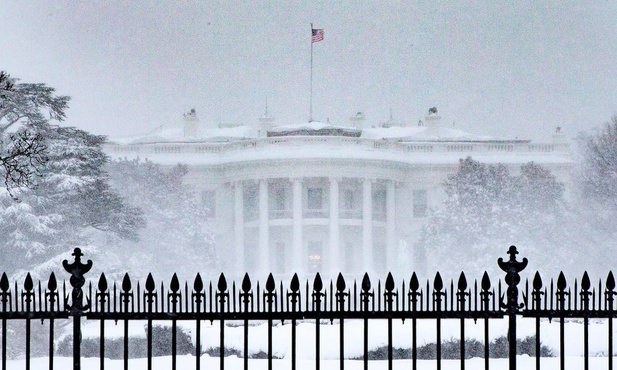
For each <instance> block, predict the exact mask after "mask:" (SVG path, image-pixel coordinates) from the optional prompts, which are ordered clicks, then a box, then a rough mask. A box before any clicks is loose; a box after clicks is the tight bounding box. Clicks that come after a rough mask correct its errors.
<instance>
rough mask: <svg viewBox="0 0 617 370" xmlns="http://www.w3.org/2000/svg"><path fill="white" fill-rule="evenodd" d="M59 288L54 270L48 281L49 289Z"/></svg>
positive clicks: (52, 290) (51, 290)
mask: <svg viewBox="0 0 617 370" xmlns="http://www.w3.org/2000/svg"><path fill="white" fill-rule="evenodd" d="M56 289H58V282H57V281H56V275H55V274H54V273H53V272H52V273H51V275H50V276H49V281H48V282H47V290H49V291H50V292H54V291H56Z"/></svg>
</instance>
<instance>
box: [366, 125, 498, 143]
mask: <svg viewBox="0 0 617 370" xmlns="http://www.w3.org/2000/svg"><path fill="white" fill-rule="evenodd" d="M362 137H363V138H366V139H375V140H379V139H400V140H401V141H415V140H417V141H444V140H448V141H454V140H461V141H488V140H493V138H491V137H490V136H484V135H476V134H471V133H468V132H465V131H462V130H458V129H453V128H445V127H437V128H429V127H426V126H416V127H387V128H386V127H373V128H365V129H364V130H362Z"/></svg>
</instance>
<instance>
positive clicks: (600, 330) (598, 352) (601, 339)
mask: <svg viewBox="0 0 617 370" xmlns="http://www.w3.org/2000/svg"><path fill="white" fill-rule="evenodd" d="M517 323H518V326H517V329H518V332H517V338H519V339H523V338H525V337H528V336H534V335H535V319H525V318H520V319H519V320H518V322H517ZM145 324H146V322H131V323H130V324H129V336H134V337H145V330H144V326H145ZM154 324H155V325H157V324H158V325H170V322H168V321H160V322H154ZM228 324H230V326H226V328H225V347H227V348H230V347H231V348H235V349H237V350H239V351H241V350H242V348H243V340H244V327H243V326H241V323H239V322H231V323H228ZM274 324H275V325H276V326H275V327H274V328H273V331H272V336H273V354H274V356H275V357H278V358H283V359H289V358H291V345H290V338H291V325H290V323H289V322H286V323H285V324H284V325H281V324H280V322H275V323H274ZM417 325H418V328H417V340H418V346H419V347H420V346H422V345H424V344H429V343H435V338H436V322H435V321H434V320H418V321H417ZM178 326H179V327H183V328H185V329H186V330H187V331H190V332H191V334H192V335H193V341H195V338H194V333H195V322H183V321H179V322H178ZM339 328H340V327H339V323H338V321H336V320H335V321H334V323H333V324H330V321H329V320H323V321H322V324H321V329H320V330H321V358H322V359H324V360H336V359H338V357H339ZM267 329H268V327H267V325H266V323H265V322H263V323H259V324H258V325H252V326H250V328H249V353H251V354H254V353H259V352H267ZM344 329H345V356H346V357H348V358H358V357H361V356H362V351H363V321H361V320H347V321H345V328H344ZM411 329H412V325H411V320H406V321H405V322H404V323H401V321H400V320H394V321H393V347H395V348H411ZM201 330H202V336H201V344H202V348H204V349H208V348H217V347H218V346H219V330H220V323H219V322H216V321H215V322H214V323H210V322H209V321H205V322H202V325H201ZM613 330H614V331H615V329H613ZM507 331H508V323H507V319H498V320H495V319H493V320H490V324H489V338H490V340H491V341H492V340H494V339H496V338H499V337H503V336H505V335H506V334H507ZM615 334H616V333H615V332H614V333H613V336H615ZM82 335H83V337H84V338H95V337H98V335H99V322H98V321H91V322H89V323H87V324H86V325H84V328H83V333H82ZM122 335H123V323H122V322H119V323H118V324H117V325H116V324H114V323H113V321H111V322H107V323H106V325H105V336H106V337H107V338H117V337H122ZM441 337H442V341H449V340H450V339H458V338H459V337H460V321H459V320H458V319H450V320H442V330H441ZM465 337H466V338H468V339H476V340H478V341H480V342H483V341H484V323H483V320H478V323H477V324H474V322H473V320H466V322H465ZM297 338H298V342H297V346H296V348H297V356H298V359H301V360H312V359H314V358H315V322H314V321H306V322H301V323H299V324H298V326H297ZM540 338H541V342H542V344H543V345H545V346H548V347H549V348H550V349H551V350H552V351H553V353H554V354H555V355H556V356H558V355H559V322H558V320H553V321H552V323H549V321H548V320H543V321H542V324H541V333H540ZM565 338H566V339H565V350H566V355H567V356H575V357H578V356H582V355H583V339H582V338H583V323H582V320H569V321H567V322H566V324H565ZM607 338H608V321H607V320H590V325H589V352H590V355H591V356H599V357H603V356H606V354H607V353H608V340H607ZM386 345H387V321H386V320H369V350H372V349H376V348H379V347H383V346H386ZM613 347H614V348H613V350H614V353H617V345H616V344H614V346H613Z"/></svg>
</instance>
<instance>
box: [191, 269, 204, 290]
mask: <svg viewBox="0 0 617 370" xmlns="http://www.w3.org/2000/svg"><path fill="white" fill-rule="evenodd" d="M203 289H204V282H203V280H201V275H200V274H199V272H198V273H197V276H195V281H194V282H193V290H194V291H195V292H196V293H200V292H201V291H202V290H203Z"/></svg>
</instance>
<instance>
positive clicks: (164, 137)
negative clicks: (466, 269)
mask: <svg viewBox="0 0 617 370" xmlns="http://www.w3.org/2000/svg"><path fill="white" fill-rule="evenodd" d="M268 132H270V133H274V134H275V135H273V136H278V135H283V134H285V133H289V134H290V135H302V134H303V133H304V134H309V133H311V132H314V133H315V134H319V133H323V134H324V135H326V136H333V135H334V136H336V135H342V133H346V134H349V133H354V134H358V135H360V133H361V135H360V137H362V138H365V139H373V140H383V139H386V140H399V141H490V140H493V138H491V137H490V136H485V135H476V134H472V133H468V132H465V131H462V130H458V129H453V128H445V127H435V128H429V127H426V126H416V127H398V126H393V127H372V128H365V129H362V130H360V129H357V128H353V127H348V126H340V125H332V124H330V123H323V122H307V123H299V124H290V125H279V126H275V127H272V128H270V129H268ZM257 137H258V131H257V129H256V128H254V127H250V126H247V125H240V126H234V127H210V128H206V127H203V126H200V127H199V128H198V129H197V130H195V131H193V132H191V134H190V135H189V134H187V132H186V130H185V128H184V127H181V126H160V127H158V128H157V129H155V130H153V131H151V132H149V133H146V134H142V135H134V136H126V137H117V138H111V139H110V141H111V142H113V143H116V144H125V145H126V144H146V143H165V142H216V141H236V140H241V139H253V138H257Z"/></svg>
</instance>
